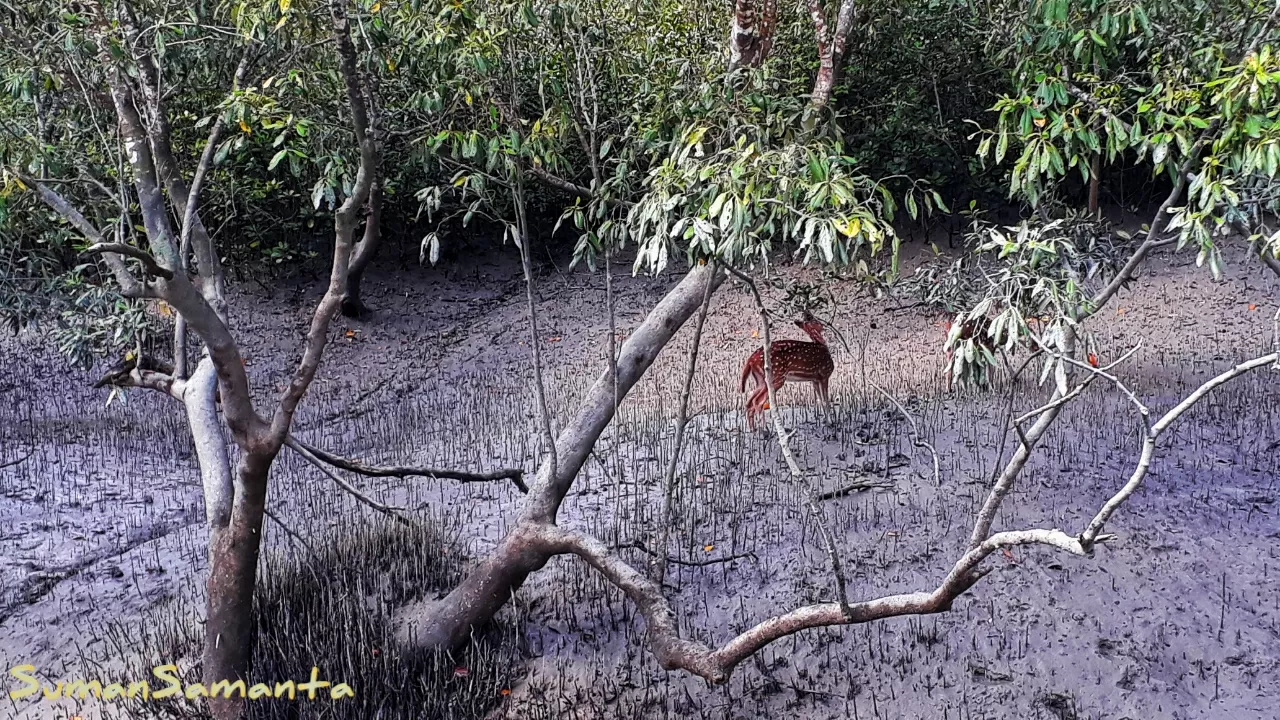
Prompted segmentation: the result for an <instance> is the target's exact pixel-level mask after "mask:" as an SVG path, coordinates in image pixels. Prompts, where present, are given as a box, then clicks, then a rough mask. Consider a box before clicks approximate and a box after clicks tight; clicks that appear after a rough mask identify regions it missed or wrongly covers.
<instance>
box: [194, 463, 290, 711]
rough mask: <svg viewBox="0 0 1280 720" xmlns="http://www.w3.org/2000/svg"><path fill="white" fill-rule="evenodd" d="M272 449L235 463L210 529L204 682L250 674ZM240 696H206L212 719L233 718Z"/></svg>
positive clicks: (232, 680)
mask: <svg viewBox="0 0 1280 720" xmlns="http://www.w3.org/2000/svg"><path fill="white" fill-rule="evenodd" d="M275 456H276V453H275V452H271V453H268V454H257V453H246V454H244V455H242V456H241V458H240V463H239V465H238V467H237V468H236V482H235V501H234V502H233V504H232V506H231V516H230V517H229V518H228V522H227V524H226V525H223V526H212V527H211V528H210V533H209V558H210V562H209V582H208V586H207V588H208V598H209V610H208V618H207V619H206V622H205V643H204V683H205V685H206V686H210V687H211V686H212V684H213V683H215V682H218V681H219V680H227V681H231V682H234V681H236V680H244V681H245V682H246V684H247V683H248V679H249V677H248V676H249V664H250V660H251V658H252V654H253V639H254V616H253V590H254V587H255V586H256V584H257V579H258V553H259V551H260V550H261V549H262V520H263V517H264V515H265V511H266V500H267V475H268V472H269V471H270V469H271V463H272V461H273V460H275ZM243 705H244V699H243V698H240V697H238V696H234V695H233V696H232V697H230V698H227V697H217V698H213V697H211V698H210V699H209V709H210V711H211V712H212V713H213V716H214V717H215V718H217V720H238V718H239V717H240V716H241V712H242V710H243Z"/></svg>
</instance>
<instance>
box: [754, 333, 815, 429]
mask: <svg viewBox="0 0 1280 720" xmlns="http://www.w3.org/2000/svg"><path fill="white" fill-rule="evenodd" d="M795 322H796V326H797V327H799V328H800V329H801V330H804V331H805V332H806V333H807V334H808V335H809V337H810V338H812V339H813V342H805V341H803V340H775V341H774V342H772V343H770V344H769V363H770V365H772V370H773V391H774V393H777V391H778V390H779V389H781V388H782V385H783V384H784V383H786V382H787V381H788V380H790V381H792V382H808V383H813V386H814V389H815V390H816V391H817V393H818V397H819V398H820V399H821V400H822V403H823V404H824V405H826V406H827V407H830V406H831V399H830V397H828V395H827V381H828V380H830V379H831V373H832V371H834V370H835V367H836V366H835V362H834V361H833V360H832V359H831V351H830V350H828V349H827V341H826V339H825V338H823V336H822V323H821V322H819V321H818V320H817V319H816V318H814V317H813V316H811V315H806V316H805V318H804V319H803V320H796V321H795ZM749 377H750V378H754V379H755V385H756V386H755V390H754V391H752V393H751V396H750V397H749V398H748V399H747V427H749V428H750V429H752V430H755V427H756V422H755V419H756V416H757V415H763V414H764V411H765V409H767V408H768V407H769V388H768V386H767V385H766V383H765V378H764V348H757V349H756V351H755V352H754V353H752V354H751V357H749V358H747V362H746V364H745V365H743V366H742V377H741V378H740V379H739V382H738V392H746V389H747V378H749Z"/></svg>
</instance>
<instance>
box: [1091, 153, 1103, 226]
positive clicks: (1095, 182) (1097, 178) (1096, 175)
mask: <svg viewBox="0 0 1280 720" xmlns="http://www.w3.org/2000/svg"><path fill="white" fill-rule="evenodd" d="M1101 184H1102V153H1094V154H1093V158H1092V159H1091V160H1090V162H1089V214H1090V215H1092V216H1094V217H1095V218H1096V217H1100V215H1101V213H1100V212H1099V210H1098V190H1099V186H1100V185H1101Z"/></svg>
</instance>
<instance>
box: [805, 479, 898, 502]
mask: <svg viewBox="0 0 1280 720" xmlns="http://www.w3.org/2000/svg"><path fill="white" fill-rule="evenodd" d="M891 487H893V483H892V482H889V481H888V480H885V479H883V478H881V479H874V478H873V479H867V480H859V481H857V482H855V483H853V484H851V485H846V486H844V487H842V488H840V489H839V490H831V491H830V492H824V493H822V494H821V495H819V496H818V497H817V499H818V500H819V501H822V500H835V499H836V498H841V497H844V496H845V495H848V494H850V493H855V492H862V491H863V490H886V489H888V488H891Z"/></svg>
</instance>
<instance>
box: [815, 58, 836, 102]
mask: <svg viewBox="0 0 1280 720" xmlns="http://www.w3.org/2000/svg"><path fill="white" fill-rule="evenodd" d="M835 86H836V68H835V64H834V63H832V61H831V58H830V57H824V58H822V62H821V64H820V65H819V66H818V76H817V77H816V78H814V80H813V94H812V95H810V97H809V102H810V104H812V105H813V106H814V107H826V106H827V103H828V102H830V101H831V90H832V88H834V87H835Z"/></svg>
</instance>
